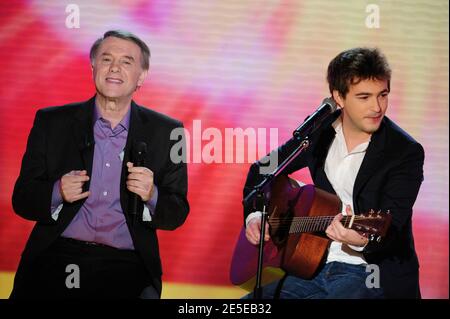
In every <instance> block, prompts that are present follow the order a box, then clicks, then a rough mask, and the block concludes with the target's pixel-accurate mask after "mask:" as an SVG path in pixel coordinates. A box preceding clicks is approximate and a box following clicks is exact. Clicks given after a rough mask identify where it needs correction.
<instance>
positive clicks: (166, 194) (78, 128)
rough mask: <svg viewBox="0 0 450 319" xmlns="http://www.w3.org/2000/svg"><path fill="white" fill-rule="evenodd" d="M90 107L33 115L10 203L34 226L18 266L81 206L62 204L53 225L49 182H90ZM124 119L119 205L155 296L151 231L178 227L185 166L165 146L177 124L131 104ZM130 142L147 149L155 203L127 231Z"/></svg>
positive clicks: (184, 204) (157, 265)
mask: <svg viewBox="0 0 450 319" xmlns="http://www.w3.org/2000/svg"><path fill="white" fill-rule="evenodd" d="M94 107H95V98H92V99H90V100H88V101H86V102H83V103H74V104H68V105H64V106H58V107H50V108H45V109H41V110H39V111H38V112H37V113H36V117H35V120H34V124H33V127H32V129H31V132H30V135H29V137H28V143H27V148H26V152H25V154H24V157H23V161H22V167H21V171H20V175H19V177H18V179H17V182H16V185H15V187H14V192H13V198H12V202H13V208H14V211H15V212H16V213H17V214H18V215H20V216H22V217H24V218H26V219H29V220H32V221H36V224H35V226H34V228H33V231H32V232H31V234H30V237H29V239H28V242H27V244H26V247H25V250H24V252H23V254H22V259H21V264H22V263H25V264H26V263H29V262H30V261H32V260H33V259H34V258H36V257H37V256H39V255H40V254H41V253H42V252H43V251H44V250H45V249H46V248H48V247H49V246H50V245H51V244H52V243H53V242H54V241H55V240H56V239H57V238H58V237H59V236H60V235H61V233H62V232H63V231H64V230H65V229H66V227H67V226H68V225H69V224H70V222H71V221H72V219H73V218H74V217H75V215H76V214H77V212H78V210H79V209H80V208H81V206H82V205H83V203H84V201H85V199H84V200H79V201H76V202H74V203H64V205H63V209H62V210H61V211H60V213H59V217H58V219H57V221H55V220H53V219H52V217H51V214H50V203H51V196H52V190H53V184H54V183H55V181H57V180H58V179H60V178H61V177H62V176H63V175H64V174H66V173H68V172H70V171H72V170H87V174H88V176H91V172H92V161H93V156H94V145H93V142H92V141H94V137H93V124H94V123H93V111H94ZM130 116H131V117H130V127H129V132H128V137H127V142H126V146H125V150H124V159H123V164H122V172H121V182H120V202H121V206H122V209H123V211H124V212H125V213H124V214H125V218H126V222H127V225H128V228H129V230H130V234H131V237H132V240H133V244H134V247H135V249H136V250H137V251H138V252H139V254H140V256H141V257H142V259H143V260H144V263H145V265H146V267H147V269H148V271H149V272H150V274H151V276H152V278H153V282H154V286H155V288H156V289H157V290H158V291H159V292H160V291H161V275H162V269H161V261H160V255H159V248H158V239H157V235H156V230H157V229H165V230H173V229H175V228H177V227H178V226H180V225H182V224H183V223H184V221H185V219H186V217H187V215H188V212H189V204H188V201H187V197H186V196H187V170H186V164H185V163H179V164H176V163H173V162H172V161H171V159H170V150H171V148H172V146H173V145H174V144H175V143H178V142H179V141H177V140H171V139H170V134H171V132H172V130H173V129H176V128H182V123H181V122H178V121H176V120H174V119H171V118H169V117H167V116H165V115H162V114H160V113H157V112H155V111H152V110H149V109H146V108H144V107H141V106H139V105H137V104H136V103H134V102H132V103H131V115H130ZM135 142H145V143H146V144H147V153H146V158H145V166H146V167H148V168H149V169H150V170H152V171H153V173H154V183H155V185H157V186H158V201H157V205H156V209H155V213H154V215H153V216H152V221H150V222H138V223H135V225H132V224H131V223H130V218H129V216H128V214H127V213H126V212H127V211H128V207H129V205H128V201H129V192H128V191H127V188H126V184H125V182H126V176H127V167H126V163H127V161H130V157H131V152H132V146H133V144H134V143H135ZM88 188H89V181H88V182H86V183H85V184H84V190H87V189H88ZM142 207H143V206H142V205H141V209H142ZM20 268H21V267H20V266H19V269H20ZM17 277H18V276H17V275H16V280H17Z"/></svg>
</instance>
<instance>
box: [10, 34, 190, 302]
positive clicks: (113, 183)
mask: <svg viewBox="0 0 450 319" xmlns="http://www.w3.org/2000/svg"><path fill="white" fill-rule="evenodd" d="M149 57H150V51H149V49H148V47H147V45H146V44H145V43H144V42H143V41H142V40H140V39H139V38H138V37H136V36H135V35H133V34H131V33H129V32H124V31H108V32H106V33H105V34H104V36H103V37H102V38H100V39H98V40H97V41H96V42H95V43H94V44H93V46H92V48H91V52H90V58H91V65H92V73H93V78H94V82H95V87H96V95H95V96H94V97H93V98H92V99H90V100H89V101H86V102H82V103H74V104H69V105H64V106H59V107H52V108H46V109H42V110H39V111H38V112H37V113H36V118H35V121H34V125H33V128H32V130H31V133H30V136H29V138H28V144H27V149H26V152H25V155H24V157H23V162H22V168H21V171H20V176H19V178H18V180H17V182H16V185H15V188H14V193H13V207H14V210H15V212H16V213H17V214H18V215H20V216H22V217H24V218H26V219H29V220H33V221H36V225H35V227H34V229H33V231H32V233H31V235H30V238H29V240H28V242H27V245H26V247H25V250H24V252H23V254H22V259H21V262H20V265H19V268H18V270H17V273H16V277H15V281H14V289H13V292H12V294H11V298H98V297H105V298H107V297H113V298H137V297H139V296H142V295H145V296H146V297H148V298H158V297H159V296H160V294H161V273H162V271H161V261H160V256H159V248H158V241H157V235H156V229H166V230H172V229H175V228H177V227H178V226H180V225H182V224H183V222H184V221H185V219H186V217H187V215H188V212H189V204H188V201H187V198H186V196H187V172H186V164H185V163H183V162H181V163H179V162H176V161H172V160H171V158H170V149H171V147H172V146H173V145H174V144H175V143H178V142H179V141H176V140H173V141H172V140H171V139H170V133H171V131H172V130H173V129H177V128H180V127H182V124H181V123H180V122H178V121H176V120H174V119H171V118H169V117H167V116H164V115H162V114H159V113H157V112H154V111H151V110H149V109H146V108H144V107H141V106H139V105H137V104H136V103H134V101H133V100H132V96H133V94H134V92H135V91H136V90H137V89H138V88H139V87H140V86H141V85H142V83H143V82H144V80H145V78H146V76H147V73H148V69H149ZM133 163H135V164H137V165H133ZM133 203H134V206H135V207H133ZM136 203H137V204H136ZM133 213H134V214H133Z"/></svg>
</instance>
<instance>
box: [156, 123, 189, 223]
mask: <svg viewBox="0 0 450 319" xmlns="http://www.w3.org/2000/svg"><path fill="white" fill-rule="evenodd" d="M176 130H177V132H179V135H178V137H179V138H178V140H175V141H172V140H171V143H170V150H169V154H168V155H167V160H166V165H165V169H164V170H163V173H162V177H161V178H160V179H159V182H158V185H157V186H158V201H157V203H156V208H155V212H154V215H152V221H151V222H149V223H148V225H149V226H150V227H152V228H158V229H163V230H173V229H175V228H177V227H179V226H181V225H182V224H183V223H184V221H185V220H186V218H187V215H188V213H189V203H188V200H187V189H188V179H187V166H186V155H187V154H186V150H187V148H186V138H185V135H184V128H183V127H182V126H181V127H178V128H176ZM174 150H180V151H181V152H182V154H181V156H175V157H177V158H172V157H173V155H174V154H175V153H173V152H174ZM178 160H179V161H178Z"/></svg>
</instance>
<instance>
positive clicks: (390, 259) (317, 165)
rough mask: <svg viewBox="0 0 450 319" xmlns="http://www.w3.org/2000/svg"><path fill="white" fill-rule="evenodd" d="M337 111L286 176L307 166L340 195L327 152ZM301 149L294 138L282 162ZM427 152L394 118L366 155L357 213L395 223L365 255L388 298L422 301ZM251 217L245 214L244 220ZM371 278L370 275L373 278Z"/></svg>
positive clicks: (254, 178) (252, 177) (252, 180)
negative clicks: (420, 210) (421, 201)
mask: <svg viewBox="0 0 450 319" xmlns="http://www.w3.org/2000/svg"><path fill="white" fill-rule="evenodd" d="M339 114H340V112H339V111H338V112H336V113H335V114H334V115H333V116H330V118H329V119H328V120H327V122H325V123H323V125H322V126H321V128H320V129H319V130H318V131H316V132H315V133H314V134H313V136H311V138H310V142H311V143H310V147H309V148H308V149H307V150H306V151H305V152H304V153H303V154H301V155H300V156H299V157H298V158H296V159H295V160H294V161H293V162H292V163H290V164H289V166H288V167H287V168H286V170H285V171H284V174H291V173H293V172H295V171H297V170H299V169H301V168H304V167H308V168H309V170H310V173H311V177H312V179H313V181H314V184H315V185H316V186H317V187H319V188H321V189H323V190H325V191H327V192H330V193H333V194H335V191H334V189H333V187H332V186H331V184H330V182H329V180H328V178H327V176H326V174H325V171H324V164H325V160H326V156H327V153H328V149H329V147H330V146H331V143H332V141H333V140H334V137H335V131H334V128H333V127H332V125H331V124H332V123H333V122H334V120H335V119H336V118H337V116H339ZM297 145H298V143H297V142H295V141H294V140H293V139H291V140H289V141H288V142H287V143H285V144H284V145H282V146H281V147H280V148H279V149H278V150H277V152H278V156H279V157H278V163H281V162H282V161H283V160H284V158H286V157H287V156H288V154H289V153H290V152H291V151H292V150H293V149H294V148H295V147H296V146H297ZM423 163H424V150H423V148H422V146H421V145H420V144H419V143H417V142H416V141H415V140H414V139H413V138H412V137H411V136H409V135H408V134H407V133H406V132H404V131H403V130H402V129H401V128H400V127H398V126H397V125H396V124H395V123H394V122H392V121H391V120H390V119H389V118H387V117H384V119H383V121H382V123H381V126H380V128H379V129H378V130H377V132H375V133H374V134H373V135H372V138H371V142H370V144H369V146H368V148H367V151H366V155H365V157H364V160H363V162H362V164H361V167H360V169H359V171H358V174H357V177H356V180H355V184H354V189H353V207H354V210H355V213H356V214H359V213H365V212H368V211H370V210H371V209H374V210H375V211H378V210H381V211H383V212H385V211H388V210H389V211H390V212H391V214H392V223H391V226H390V228H389V230H388V233H387V235H386V237H385V238H384V239H383V240H382V241H381V242H380V243H377V242H370V243H369V244H368V245H367V246H366V247H365V249H364V250H363V254H364V257H365V259H366V260H367V262H368V263H370V264H377V265H378V266H379V267H380V268H379V269H380V282H381V283H380V285H381V287H382V288H383V290H384V294H385V296H386V297H387V298H419V297H420V290H419V263H418V259H417V255H416V252H415V248H414V239H413V233H412V220H411V219H412V211H413V210H412V208H413V205H414V202H415V200H416V198H417V195H418V192H419V188H420V185H421V183H422V181H423ZM259 165H260V164H259V162H256V163H255V164H253V165H252V166H251V168H250V172H249V175H248V177H247V182H246V185H245V188H244V196H246V195H247V194H248V193H249V191H250V190H251V189H252V186H253V185H256V184H257V183H258V182H259V181H260V180H261V175H259V172H258V171H259ZM250 212H251V209H250V208H245V209H244V218H246V217H247V216H248V214H249V213H250ZM368 274H369V273H368Z"/></svg>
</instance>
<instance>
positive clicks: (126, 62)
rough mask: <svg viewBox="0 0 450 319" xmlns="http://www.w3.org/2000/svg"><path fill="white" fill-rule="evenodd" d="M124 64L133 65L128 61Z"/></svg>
mask: <svg viewBox="0 0 450 319" xmlns="http://www.w3.org/2000/svg"><path fill="white" fill-rule="evenodd" d="M123 63H125V64H128V65H130V64H131V62H128V61H124V62H123Z"/></svg>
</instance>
